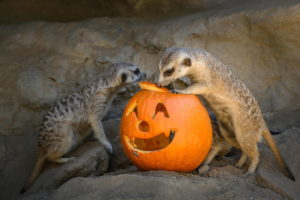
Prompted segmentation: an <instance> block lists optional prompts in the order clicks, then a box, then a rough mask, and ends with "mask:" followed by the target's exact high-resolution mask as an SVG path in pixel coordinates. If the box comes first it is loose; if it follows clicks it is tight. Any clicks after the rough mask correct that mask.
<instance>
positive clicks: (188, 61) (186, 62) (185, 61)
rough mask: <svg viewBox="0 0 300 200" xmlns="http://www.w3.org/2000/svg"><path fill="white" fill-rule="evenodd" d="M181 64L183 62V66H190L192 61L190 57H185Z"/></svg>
mask: <svg viewBox="0 0 300 200" xmlns="http://www.w3.org/2000/svg"><path fill="white" fill-rule="evenodd" d="M182 64H183V65H184V66H187V67H190V66H192V61H191V59H190V58H185V59H183V62H182Z"/></svg>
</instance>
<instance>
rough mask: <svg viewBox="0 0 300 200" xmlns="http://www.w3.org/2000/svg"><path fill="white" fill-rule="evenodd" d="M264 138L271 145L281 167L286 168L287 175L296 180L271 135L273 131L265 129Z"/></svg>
mask: <svg viewBox="0 0 300 200" xmlns="http://www.w3.org/2000/svg"><path fill="white" fill-rule="evenodd" d="M263 138H264V139H265V140H266V141H267V144H268V146H269V147H270V149H271V151H272V153H273V154H274V156H275V158H276V160H277V161H278V162H279V165H280V167H281V168H282V169H283V170H284V173H285V175H286V176H287V177H289V178H290V179H292V180H293V181H295V180H296V179H295V177H294V175H293V173H292V172H291V170H290V169H289V167H288V166H287V164H286V163H285V161H284V160H283V158H282V156H281V153H280V151H279V149H278V147H277V145H276V143H275V141H274V139H273V137H272V135H271V133H270V132H269V131H268V130H265V131H263Z"/></svg>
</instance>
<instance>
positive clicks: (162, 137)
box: [124, 130, 175, 152]
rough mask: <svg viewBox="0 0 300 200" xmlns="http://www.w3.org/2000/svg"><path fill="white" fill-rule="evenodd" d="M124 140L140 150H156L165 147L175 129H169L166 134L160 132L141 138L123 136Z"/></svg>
mask: <svg viewBox="0 0 300 200" xmlns="http://www.w3.org/2000/svg"><path fill="white" fill-rule="evenodd" d="M124 137H125V140H126V142H127V143H128V144H129V145H131V146H132V147H134V148H135V149H136V150H140V151H148V152H149V151H158V150H161V149H164V148H166V147H167V146H168V145H169V144H171V142H172V141H173V139H174V137H175V131H174V130H171V131H169V133H168V135H166V134H165V133H160V134H158V135H156V136H154V137H151V138H147V139H142V138H138V137H128V136H124Z"/></svg>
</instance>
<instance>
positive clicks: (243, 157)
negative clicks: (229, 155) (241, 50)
mask: <svg viewBox="0 0 300 200" xmlns="http://www.w3.org/2000/svg"><path fill="white" fill-rule="evenodd" d="M247 157H248V156H247V154H245V153H244V152H243V153H242V155H241V158H240V160H239V161H238V162H237V163H236V164H235V166H236V167H238V168H241V167H242V166H243V165H244V164H245V162H246V160H247Z"/></svg>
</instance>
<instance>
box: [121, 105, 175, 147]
mask: <svg viewBox="0 0 300 200" xmlns="http://www.w3.org/2000/svg"><path fill="white" fill-rule="evenodd" d="M130 110H131V111H130V112H129V113H131V112H134V113H135V115H136V117H137V118H138V110H137V105H135V106H134V107H132V109H130ZM159 112H162V113H163V114H164V116H165V117H166V118H169V114H168V112H167V109H166V108H165V106H164V105H163V104H162V103H158V104H157V106H156V109H155V113H154V114H153V116H152V118H153V119H154V118H155V116H156V115H157V113H159ZM129 113H128V114H129ZM138 129H139V130H140V131H141V132H145V133H149V132H150V126H149V124H148V123H147V122H146V121H141V122H139V124H138ZM175 133H176V131H175V129H170V130H169V131H166V132H162V133H160V134H158V135H156V136H154V137H151V138H146V139H145V138H138V137H129V136H124V138H125V141H126V142H127V144H128V145H130V146H132V147H133V148H134V149H136V150H139V151H145V152H151V151H158V150H161V149H164V148H166V147H167V146H168V145H169V144H171V142H172V141H173V139H174V137H175Z"/></svg>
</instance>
